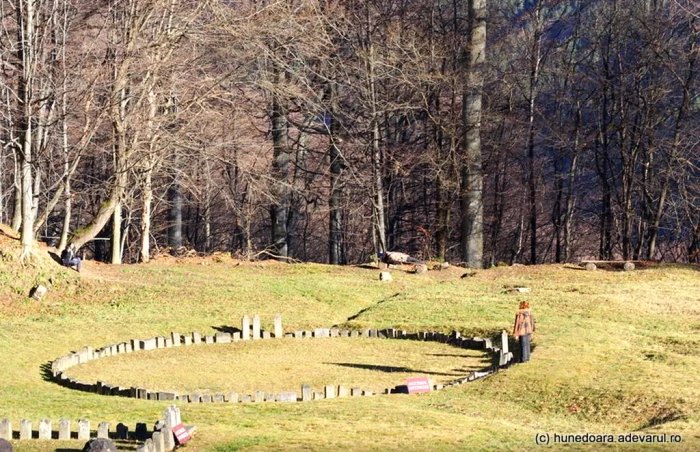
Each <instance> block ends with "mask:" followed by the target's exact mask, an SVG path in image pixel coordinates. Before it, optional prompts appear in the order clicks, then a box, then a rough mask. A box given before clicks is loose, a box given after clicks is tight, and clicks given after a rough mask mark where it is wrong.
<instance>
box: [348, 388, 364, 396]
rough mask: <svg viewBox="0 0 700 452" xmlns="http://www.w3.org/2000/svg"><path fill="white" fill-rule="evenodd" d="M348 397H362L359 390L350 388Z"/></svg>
mask: <svg viewBox="0 0 700 452" xmlns="http://www.w3.org/2000/svg"><path fill="white" fill-rule="evenodd" d="M350 395H351V396H352V397H359V396H361V395H362V389H360V388H352V389H350Z"/></svg>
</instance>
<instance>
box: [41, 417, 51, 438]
mask: <svg viewBox="0 0 700 452" xmlns="http://www.w3.org/2000/svg"><path fill="white" fill-rule="evenodd" d="M39 439H51V419H42V420H40V421H39Z"/></svg>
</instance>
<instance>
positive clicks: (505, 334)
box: [501, 330, 508, 354]
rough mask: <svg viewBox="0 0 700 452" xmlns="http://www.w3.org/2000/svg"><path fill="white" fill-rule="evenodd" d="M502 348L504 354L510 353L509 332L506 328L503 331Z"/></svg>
mask: <svg viewBox="0 0 700 452" xmlns="http://www.w3.org/2000/svg"><path fill="white" fill-rule="evenodd" d="M501 350H502V351H503V354H507V353H508V332H507V331H506V330H503V331H501Z"/></svg>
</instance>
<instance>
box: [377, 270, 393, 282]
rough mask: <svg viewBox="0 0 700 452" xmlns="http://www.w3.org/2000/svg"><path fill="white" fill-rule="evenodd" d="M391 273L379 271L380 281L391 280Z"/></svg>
mask: <svg viewBox="0 0 700 452" xmlns="http://www.w3.org/2000/svg"><path fill="white" fill-rule="evenodd" d="M391 279H392V278H391V273H389V272H379V280H380V281H391Z"/></svg>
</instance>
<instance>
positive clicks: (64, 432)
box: [58, 418, 70, 441]
mask: <svg viewBox="0 0 700 452" xmlns="http://www.w3.org/2000/svg"><path fill="white" fill-rule="evenodd" d="M58 439H59V440H61V441H67V440H69V439H70V420H69V419H66V418H63V419H61V420H60V421H58Z"/></svg>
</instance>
